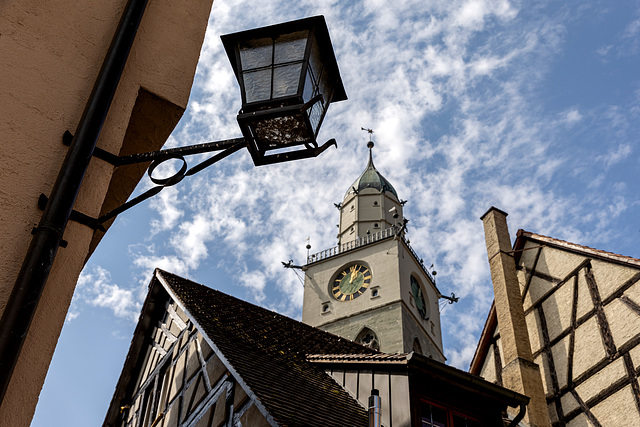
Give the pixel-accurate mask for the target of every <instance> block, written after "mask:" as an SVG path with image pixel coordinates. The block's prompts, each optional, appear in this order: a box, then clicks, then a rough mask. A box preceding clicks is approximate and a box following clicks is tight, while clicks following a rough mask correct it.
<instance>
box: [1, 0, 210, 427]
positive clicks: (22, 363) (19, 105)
mask: <svg viewBox="0 0 640 427" xmlns="http://www.w3.org/2000/svg"><path fill="white" fill-rule="evenodd" d="M211 1H212V0H198V1H192V2H189V3H184V2H179V1H173V0H167V1H163V2H149V5H148V7H147V11H146V13H145V15H144V18H143V20H142V23H141V25H140V29H139V32H138V35H137V38H136V40H135V42H134V44H133V48H132V51H131V54H130V57H129V61H128V63H127V66H126V67H125V70H124V73H123V76H122V79H121V81H120V84H119V86H118V89H117V92H116V96H115V99H114V101H113V104H112V106H111V110H110V111H109V114H108V116H107V119H106V122H105V124H104V127H103V129H102V134H101V136H100V139H99V141H98V146H99V147H101V148H103V149H105V150H108V151H110V152H112V153H115V154H118V153H124V152H135V150H138V149H157V148H159V147H160V146H162V144H163V143H164V141H165V140H166V138H167V137H168V135H169V133H170V132H171V130H172V129H173V127H174V126H175V124H176V123H177V121H178V120H179V118H180V116H181V114H182V112H183V111H184V109H185V107H186V105H187V100H188V97H189V92H190V88H191V84H192V80H193V75H194V72H195V67H196V64H197V60H198V56H199V52H200V47H201V44H202V41H203V37H204V31H205V29H206V25H207V21H208V16H209V12H210V8H211ZM124 5H125V1H124V0H117V1H115V2H104V1H96V0H88V1H85V2H82V4H76V3H69V2H67V1H61V0H54V1H50V2H41V1H33V0H31V1H29V0H27V1H15V0H9V1H5V2H3V3H2V6H0V28H2V36H1V37H0V68H1V69H2V73H0V99H2V100H3V102H2V105H0V115H1V116H2V125H0V140H2V141H3V144H2V147H3V162H2V166H1V167H0V205H1V206H2V209H0V235H2V237H3V238H2V240H1V241H0V254H1V256H0V276H2V277H3V281H2V282H1V283H0V310H3V309H4V307H5V305H6V303H7V300H8V298H9V294H10V293H11V289H12V287H13V284H14V283H15V280H16V277H17V274H18V271H19V270H20V266H21V265H22V261H23V259H24V257H25V254H26V251H27V247H28V245H29V242H30V240H31V234H30V232H31V229H32V228H33V227H34V226H36V225H37V224H38V222H39V219H40V216H41V211H40V210H39V209H38V208H37V205H36V203H37V200H38V196H39V195H40V194H41V193H44V194H45V195H48V194H49V193H50V192H51V189H52V186H53V183H54V181H55V179H56V176H57V174H58V171H59V169H60V166H61V164H62V160H63V159H64V156H65V153H66V151H67V147H65V146H64V145H63V144H62V135H63V133H64V132H65V131H66V130H70V131H71V132H74V131H75V128H76V126H77V125H78V122H79V120H80V116H81V114H82V111H83V109H84V106H85V104H86V102H87V99H88V97H89V94H90V92H91V89H92V86H93V83H94V81H95V79H96V77H97V75H98V71H99V69H100V66H101V64H102V60H103V58H104V56H105V54H106V51H107V48H108V46H109V44H110V41H111V38H112V36H113V34H114V32H115V29H116V26H117V24H118V21H119V19H120V16H121V13H122V11H123V9H124ZM141 89H143V90H142V91H141ZM134 107H135V108H134ZM143 169H144V166H143V167H142V168H140V167H131V168H128V169H127V170H124V171H123V170H121V171H118V173H117V174H115V175H114V176H113V180H112V175H113V168H112V167H111V166H110V165H109V164H107V163H105V162H103V161H101V160H98V159H93V160H92V162H91V165H90V167H89V170H88V171H87V174H86V176H85V180H84V183H83V185H82V187H81V190H80V194H79V197H78V200H77V203H76V206H75V209H76V210H78V211H80V212H82V213H85V214H87V215H90V216H93V217H96V216H98V215H99V214H100V213H101V212H103V213H104V212H105V211H106V210H108V208H109V205H111V206H115V205H118V204H119V203H121V202H122V201H124V200H126V198H127V196H128V194H129V193H130V192H131V191H132V190H133V188H134V186H135V184H136V183H137V181H138V180H139V178H140V174H141V173H142V172H143ZM100 237H101V234H96V235H94V233H93V231H92V230H91V229H89V228H87V227H85V226H83V225H80V224H77V223H74V222H70V223H69V225H68V227H67V229H66V231H65V233H64V239H65V240H67V241H68V243H69V245H68V247H67V248H61V249H60V250H59V251H58V255H57V258H56V261H55V263H54V265H53V269H52V271H51V274H50V276H49V280H48V282H47V286H46V288H45V289H44V292H43V295H42V298H41V301H40V305H39V308H38V310H37V311H36V314H35V317H34V320H33V323H32V328H31V331H30V333H29V335H28V336H27V338H26V341H25V344H24V347H23V350H22V354H21V359H20V360H19V362H18V364H17V366H16V369H15V371H14V375H13V378H12V381H11V383H10V385H9V388H8V391H7V394H6V396H5V399H4V401H3V404H2V407H0V425H7V426H8V425H11V426H21V425H28V424H29V422H30V420H31V417H32V414H33V411H34V409H35V404H36V402H37V397H38V394H39V392H40V388H41V386H42V383H43V381H44V377H45V375H46V372H47V369H48V366H49V362H50V360H51V356H52V354H53V350H54V348H55V345H56V342H57V340H58V336H59V333H60V330H61V327H62V324H63V321H64V318H65V315H66V313H67V309H68V307H69V303H70V300H71V296H72V294H73V290H74V287H75V283H76V280H77V277H78V275H79V273H80V270H81V269H82V266H83V265H84V263H85V261H86V259H87V257H88V255H89V253H90V251H91V250H92V249H93V247H95V245H96V244H97V242H98V241H99V239H100Z"/></svg>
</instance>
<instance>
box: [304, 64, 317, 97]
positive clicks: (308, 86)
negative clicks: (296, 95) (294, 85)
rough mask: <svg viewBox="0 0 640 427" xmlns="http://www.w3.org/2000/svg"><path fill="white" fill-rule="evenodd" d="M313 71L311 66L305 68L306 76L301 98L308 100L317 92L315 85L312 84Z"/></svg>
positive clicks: (313, 81)
mask: <svg viewBox="0 0 640 427" xmlns="http://www.w3.org/2000/svg"><path fill="white" fill-rule="evenodd" d="M314 83H315V80H314V78H313V73H312V71H311V68H310V67H309V68H307V77H306V78H305V79H304V90H303V91H302V100H303V101H304V102H309V100H310V99H311V98H313V97H314V96H315V95H316V94H317V86H316V85H315V84H314Z"/></svg>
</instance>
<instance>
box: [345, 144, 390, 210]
mask: <svg viewBox="0 0 640 427" xmlns="http://www.w3.org/2000/svg"><path fill="white" fill-rule="evenodd" d="M367 147H369V163H368V164H367V167H366V168H365V170H364V172H362V174H361V175H360V176H359V177H358V179H356V180H355V182H354V183H353V184H352V185H351V186H350V187H349V190H347V193H346V194H345V195H344V198H347V196H348V195H349V193H350V192H352V191H353V189H355V190H356V192H360V191H361V190H364V189H367V188H374V189H376V190H378V191H380V192H382V193H384V192H389V193H391V194H393V195H394V196H395V197H396V199H398V193H396V190H395V188H393V185H391V183H390V182H389V181H387V179H386V178H385V177H383V176H382V174H381V173H380V172H378V170H377V169H376V167H375V166H374V165H373V154H372V148H373V142H371V141H369V143H368V144H367ZM398 200H399V199H398Z"/></svg>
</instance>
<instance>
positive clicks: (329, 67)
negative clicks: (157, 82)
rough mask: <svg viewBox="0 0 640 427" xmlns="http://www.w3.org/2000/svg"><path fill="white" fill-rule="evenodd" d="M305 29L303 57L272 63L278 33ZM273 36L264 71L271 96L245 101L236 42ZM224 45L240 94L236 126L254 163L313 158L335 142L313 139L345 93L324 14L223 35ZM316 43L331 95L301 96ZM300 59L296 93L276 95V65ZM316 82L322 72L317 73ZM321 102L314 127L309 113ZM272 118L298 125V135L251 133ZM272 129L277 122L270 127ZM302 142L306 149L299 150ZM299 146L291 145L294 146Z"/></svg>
mask: <svg viewBox="0 0 640 427" xmlns="http://www.w3.org/2000/svg"><path fill="white" fill-rule="evenodd" d="M300 32H307V36H306V40H305V42H306V46H305V50H304V55H303V57H302V58H301V59H298V60H295V61H293V62H278V63H277V62H276V60H275V49H276V45H277V40H278V39H279V38H280V37H282V36H287V35H290V34H295V33H300ZM269 38H270V39H271V40H272V46H273V50H272V55H273V56H272V58H271V62H270V64H269V65H265V66H264V67H263V68H262V69H264V70H271V83H270V84H271V86H270V91H271V92H270V96H269V99H263V100H259V101H252V102H247V86H246V82H245V78H244V73H245V72H251V71H253V69H251V71H247V69H243V65H242V59H241V53H240V45H241V44H242V43H247V42H250V41H254V40H266V39H269ZM221 39H222V44H223V45H224V48H225V50H226V52H227V56H228V57H229V61H230V62H231V65H232V67H233V71H234V74H235V76H236V79H237V80H238V84H239V85H240V92H241V95H242V108H241V110H240V111H239V112H238V117H237V119H238V124H239V125H240V129H241V130H242V134H243V135H244V138H245V141H246V142H247V148H248V150H249V152H250V153H251V157H252V158H253V162H254V164H256V165H264V164H269V163H277V162H281V161H288V160H294V159H302V158H309V157H315V156H317V155H319V154H320V153H322V152H323V151H324V150H326V149H327V148H328V147H329V146H331V145H335V140H329V141H327V142H326V143H325V144H323V145H322V146H318V143H317V141H316V138H317V133H318V131H319V129H320V127H321V125H322V121H323V120H324V116H325V114H326V111H327V109H328V107H329V104H331V103H333V102H338V101H343V100H346V99H347V95H346V93H345V90H344V85H343V84H342V79H341V77H340V71H339V69H338V63H337V61H336V57H335V54H334V52H333V47H332V44H331V38H330V36H329V30H328V28H327V24H326V22H325V19H324V17H323V16H314V17H311V18H305V19H300V20H297V21H291V22H285V23H282V24H277V25H272V26H269V27H263V28H257V29H252V30H247V31H241V32H238V33H233V34H227V35H224V36H222V37H221ZM314 45H315V46H316V47H317V51H316V53H317V55H318V56H319V60H320V62H321V63H322V67H323V72H325V73H326V79H327V81H328V82H329V83H328V87H327V88H328V89H329V93H318V94H316V95H314V96H312V97H311V98H310V99H306V100H305V99H304V90H305V83H306V79H307V78H309V75H310V74H309V67H310V58H311V55H312V48H313V47H314ZM298 62H300V63H301V69H300V73H299V75H298V87H297V90H296V93H295V94H289V95H286V96H280V97H277V96H274V95H273V90H274V85H275V83H274V73H275V70H276V69H277V68H278V67H283V66H287V65H289V64H291V63H298ZM317 79H318V80H320V76H317ZM318 102H320V103H322V104H324V105H323V106H322V107H321V110H320V113H321V115H320V117H319V119H318V122H317V124H316V125H315V126H314V125H313V124H312V123H311V120H310V118H309V111H310V109H312V108H313V107H314V105H315V104H316V103H318ZM268 121H272V122H274V123H275V124H276V126H277V124H278V123H283V122H285V121H289V122H296V124H298V125H299V126H298V127H297V129H296V130H302V135H297V137H293V136H290V138H289V139H288V140H287V139H286V138H283V139H281V140H279V141H276V142H274V141H265V140H264V138H261V136H260V135H257V134H256V132H255V131H254V125H255V124H256V123H262V124H265V123H267V122H268ZM274 127H275V126H274ZM300 146H303V147H304V148H302V149H299V148H300ZM296 147H297V148H298V149H295V148H296Z"/></svg>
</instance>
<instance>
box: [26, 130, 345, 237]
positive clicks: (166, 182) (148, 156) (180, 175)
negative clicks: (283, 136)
mask: <svg viewBox="0 0 640 427" xmlns="http://www.w3.org/2000/svg"><path fill="white" fill-rule="evenodd" d="M72 140H73V135H72V134H71V132H69V131H66V132H65V133H64V135H63V137H62V141H63V143H64V144H65V145H67V146H68V145H70V144H71V141H72ZM332 145H333V146H335V147H337V146H338V144H337V142H336V140H335V139H333V138H332V139H330V140H329V141H327V142H326V143H324V144H323V145H322V146H319V147H317V148H315V149H314V150H313V151H312V152H311V153H308V152H304V153H303V152H300V151H297V152H288V153H279V154H275V155H272V156H270V157H269V158H268V159H267V160H266V161H265V162H264V164H269V163H281V162H287V161H291V160H299V159H304V158H308V157H315V156H318V155H319V154H321V153H322V152H323V151H325V150H326V149H327V148H329V147H330V146H332ZM245 147H247V142H246V140H245V138H233V139H225V140H221V141H215V142H207V143H204V144H196V145H190V146H186V147H177V148H168V149H165V150H160V151H151V152H148V153H138V154H131V155H128V156H117V155H115V154H112V153H109V152H108V151H106V150H103V149H101V148H99V147H96V148H95V150H94V152H93V155H94V157H97V158H99V159H101V160H104V161H105V162H107V163H110V164H112V165H113V166H115V167H119V166H125V165H133V164H138V163H145V162H151V165H150V166H149V169H148V170H147V175H148V176H149V179H150V180H151V182H153V183H154V184H156V186H155V187H152V188H150V189H149V190H147V191H145V192H144V193H142V194H140V195H138V196H136V197H134V198H133V199H131V200H129V201H127V202H126V203H124V204H122V205H121V206H119V207H117V208H115V209H113V210H111V211H109V212H107V213H106V214H104V215H102V216H100V217H98V218H92V217H90V216H88V215H85V214H83V213H81V212H78V211H76V210H73V211H72V212H71V216H70V218H69V219H70V220H72V221H75V222H78V223H80V224H83V225H86V226H87V227H89V228H92V229H94V230H100V231H103V232H105V231H106V229H105V228H104V226H103V224H104V223H105V222H107V221H109V220H111V219H113V218H115V217H116V216H118V215H120V214H121V213H123V212H124V211H126V210H128V209H130V208H132V207H134V206H136V205H138V204H140V203H142V202H144V201H145V200H147V199H150V198H151V197H153V196H155V195H156V194H158V193H160V192H161V191H162V190H163V189H164V188H165V187H171V186H173V185H176V184H178V183H179V182H181V181H182V180H183V179H184V178H186V177H188V176H191V175H195V174H196V173H198V172H200V171H202V170H203V169H205V168H207V167H209V166H211V165H213V164H214V163H216V162H218V161H220V160H222V159H224V158H226V157H228V156H230V155H231V154H233V153H235V152H236V151H239V150H241V149H243V148H245ZM214 151H218V153H217V154H216V155H214V156H213V157H211V158H209V159H207V160H205V161H203V162H200V163H198V164H197V165H195V166H193V167H191V168H188V166H187V161H186V160H185V158H184V156H189V155H194V154H203V153H211V152H214ZM170 160H180V161H181V162H182V166H181V167H180V169H179V170H178V172H176V173H175V174H173V175H172V176H170V177H167V178H156V177H153V172H154V170H156V169H157V168H158V167H159V166H160V165H161V164H162V163H164V162H166V161H170ZM47 201H48V198H47V196H46V195H44V194H40V197H39V199H38V207H39V208H40V209H44V208H45V206H46V205H47ZM65 243H66V242H63V243H62V245H63V246H64V245H65Z"/></svg>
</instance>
